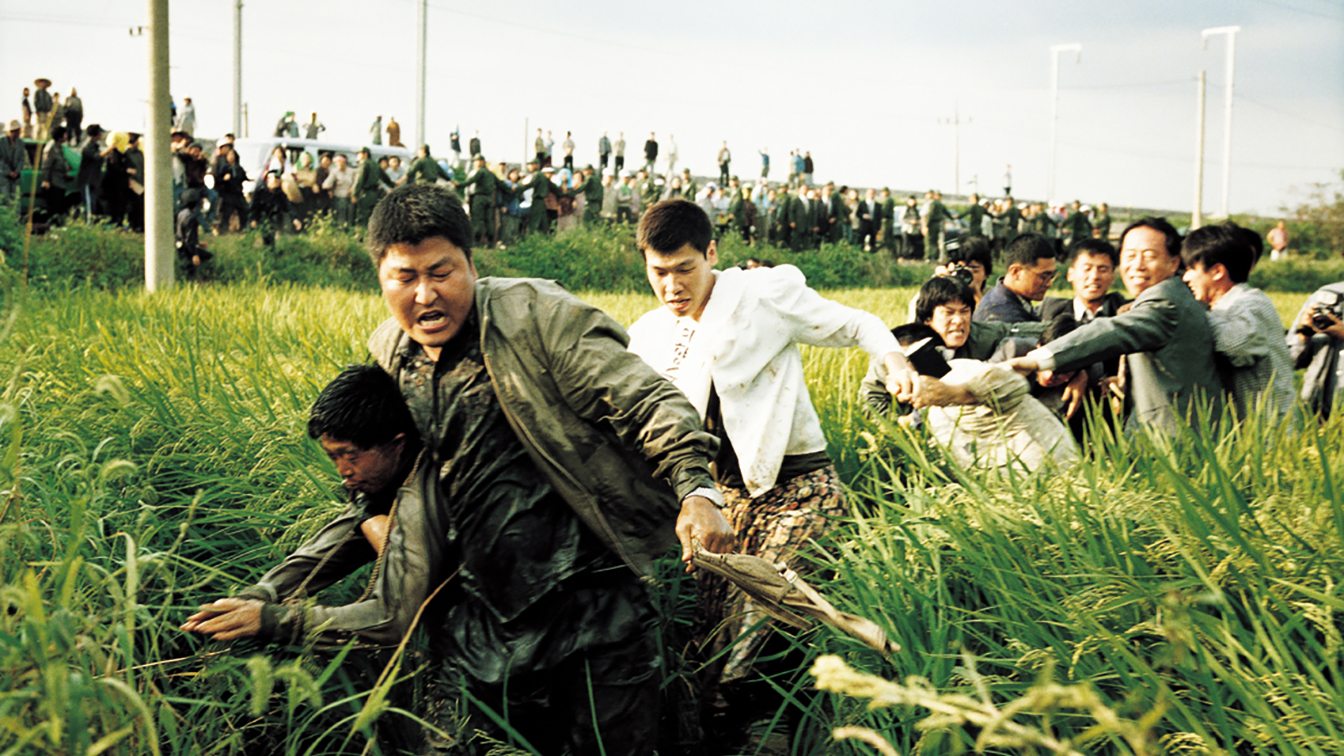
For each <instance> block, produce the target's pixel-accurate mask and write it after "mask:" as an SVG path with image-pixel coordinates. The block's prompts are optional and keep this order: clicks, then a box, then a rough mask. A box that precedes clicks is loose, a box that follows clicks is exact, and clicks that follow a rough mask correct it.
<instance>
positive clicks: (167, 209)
mask: <svg viewBox="0 0 1344 756" xmlns="http://www.w3.org/2000/svg"><path fill="white" fill-rule="evenodd" d="M171 99H172V95H171V94H169V88H168V0H149V124H148V128H147V129H146V130H145V131H146V133H145V146H144V152H145V177H144V179H145V289H147V290H149V291H150V292H155V291H159V290H160V289H169V288H171V287H172V285H173V260H174V258H175V257H176V255H175V254H174V252H175V250H174V249H173V168H172V163H171V160H172V156H171V155H170V154H169V149H168V135H169V132H170V131H171V128H170V127H169V123H168V120H169V112H168V103H169V101H170V100H171Z"/></svg>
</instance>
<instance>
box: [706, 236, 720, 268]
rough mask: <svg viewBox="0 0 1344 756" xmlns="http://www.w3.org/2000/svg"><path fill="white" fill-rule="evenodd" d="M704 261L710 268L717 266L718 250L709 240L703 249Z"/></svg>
mask: <svg viewBox="0 0 1344 756" xmlns="http://www.w3.org/2000/svg"><path fill="white" fill-rule="evenodd" d="M705 259H706V260H708V261H709V266H710V267H711V268H712V267H714V266H715V265H718V264H719V249H718V247H717V246H716V245H715V242H714V240H713V239H710V240H709V246H708V247H706V248H705Z"/></svg>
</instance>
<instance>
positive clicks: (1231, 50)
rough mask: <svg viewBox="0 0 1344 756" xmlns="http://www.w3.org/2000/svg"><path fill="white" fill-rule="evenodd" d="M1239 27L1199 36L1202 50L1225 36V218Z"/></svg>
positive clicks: (1205, 31)
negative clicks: (1212, 38)
mask: <svg viewBox="0 0 1344 756" xmlns="http://www.w3.org/2000/svg"><path fill="white" fill-rule="evenodd" d="M1239 31H1241V27H1240V26H1217V27H1214V28H1212V29H1205V30H1204V31H1203V32H1202V33H1201V34H1200V41H1201V42H1202V43H1203V49H1205V50H1207V49H1209V37H1211V36H1213V35H1215V34H1226V35H1227V84H1226V86H1225V88H1224V92H1223V204H1222V211H1221V214H1222V216H1223V217H1224V218H1226V217H1227V214H1228V210H1227V192H1228V187H1229V186H1230V181H1231V178H1232V74H1233V71H1234V70H1235V65H1234V64H1235V58H1236V50H1237V32H1239Z"/></svg>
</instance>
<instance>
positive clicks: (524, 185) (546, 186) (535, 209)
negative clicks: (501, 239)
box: [518, 145, 555, 236]
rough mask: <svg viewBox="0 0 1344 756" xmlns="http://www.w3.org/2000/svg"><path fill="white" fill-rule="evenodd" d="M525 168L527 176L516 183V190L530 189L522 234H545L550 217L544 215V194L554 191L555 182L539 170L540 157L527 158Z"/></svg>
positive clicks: (549, 226) (547, 230) (549, 225)
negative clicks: (529, 199)
mask: <svg viewBox="0 0 1344 756" xmlns="http://www.w3.org/2000/svg"><path fill="white" fill-rule="evenodd" d="M543 149H544V145H543ZM527 169H528V171H529V172H528V174H527V177H526V178H524V179H523V180H522V181H521V182H519V183H518V191H527V190H528V189H531V190H532V205H531V207H529V208H528V209H527V215H526V216H524V217H523V235H524V236H526V235H527V234H531V233H538V232H539V233H543V234H547V233H550V231H551V219H550V216H548V215H546V195H548V194H550V193H552V192H554V191H555V184H552V183H551V177H550V176H547V175H546V174H545V173H542V172H541V158H539V157H534V158H532V159H531V160H529V161H528V162H527Z"/></svg>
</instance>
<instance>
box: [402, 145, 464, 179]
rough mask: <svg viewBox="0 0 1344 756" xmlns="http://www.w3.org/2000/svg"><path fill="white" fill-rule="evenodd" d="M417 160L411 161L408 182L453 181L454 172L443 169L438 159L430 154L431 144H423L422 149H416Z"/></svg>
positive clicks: (407, 173)
mask: <svg viewBox="0 0 1344 756" xmlns="http://www.w3.org/2000/svg"><path fill="white" fill-rule="evenodd" d="M415 154H416V158H415V162H413V163H411V168H410V170H408V171H406V183H408V184H433V183H434V182H436V181H438V180H439V179H444V180H445V181H453V180H454V179H453V176H452V174H450V173H448V171H445V170H444V169H443V166H441V165H439V164H438V162H437V161H436V160H434V158H433V157H431V156H430V154H429V145H427V144H422V145H420V149H418V150H416V153H415Z"/></svg>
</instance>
